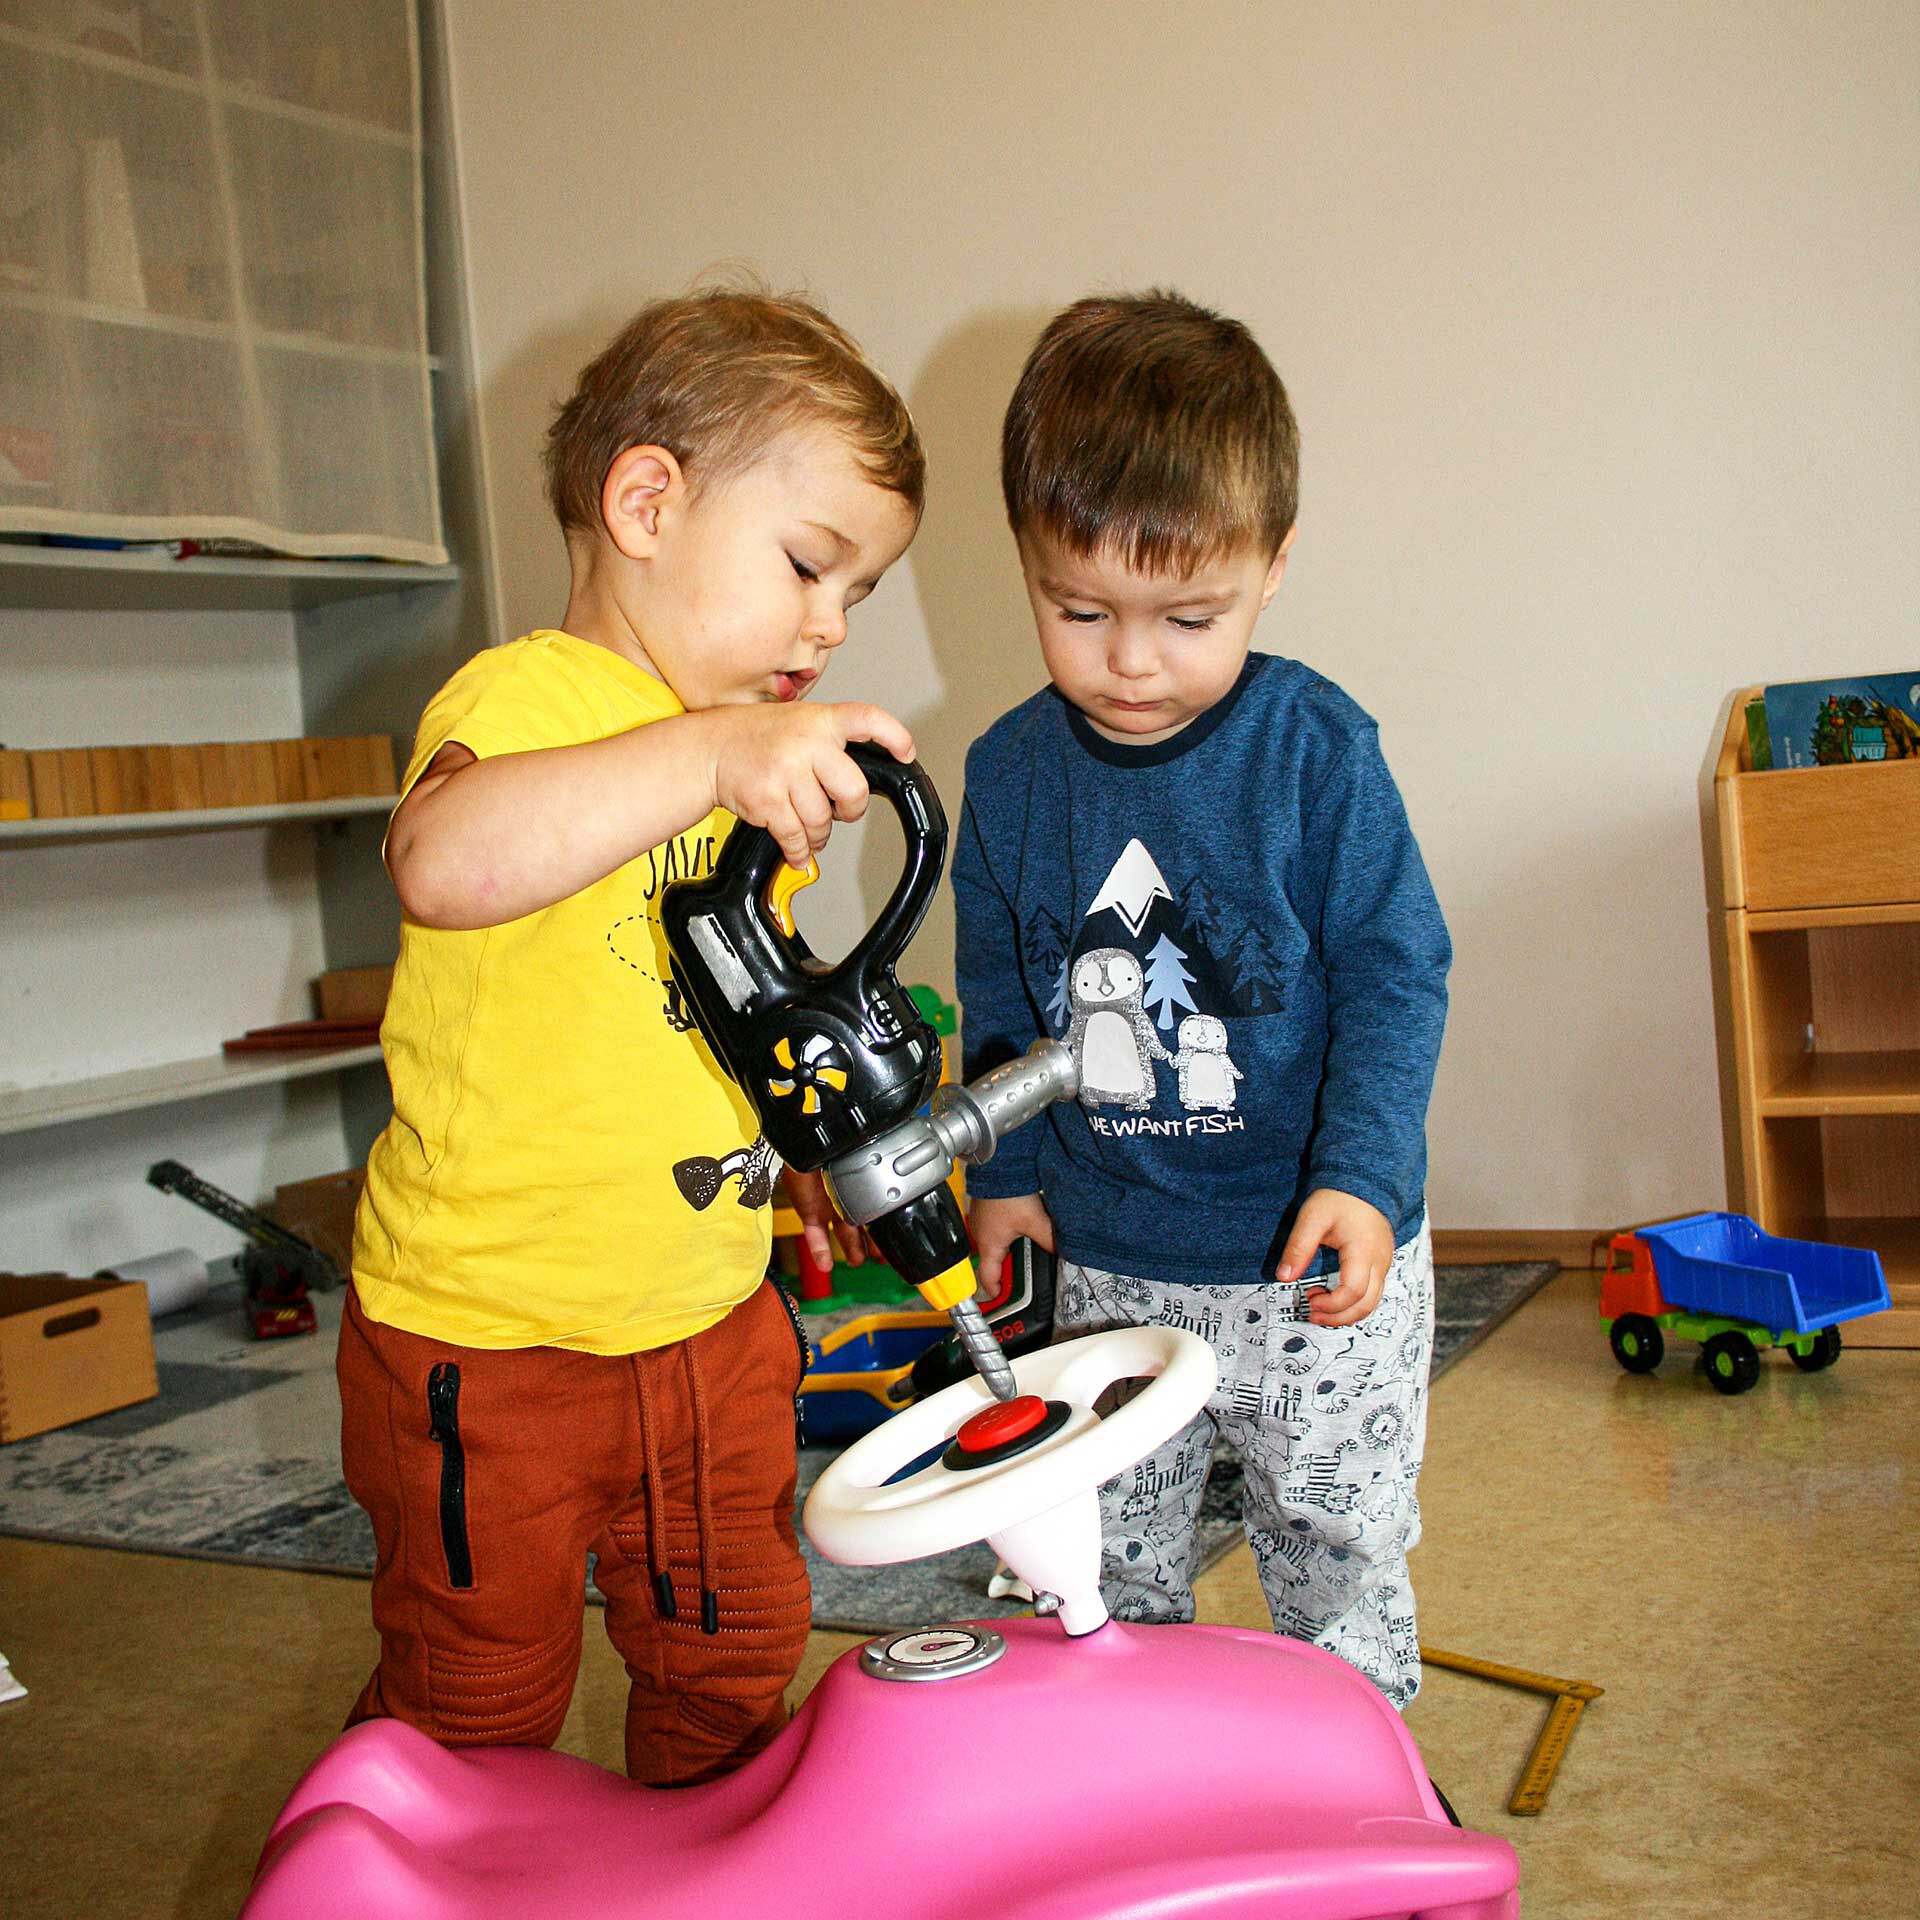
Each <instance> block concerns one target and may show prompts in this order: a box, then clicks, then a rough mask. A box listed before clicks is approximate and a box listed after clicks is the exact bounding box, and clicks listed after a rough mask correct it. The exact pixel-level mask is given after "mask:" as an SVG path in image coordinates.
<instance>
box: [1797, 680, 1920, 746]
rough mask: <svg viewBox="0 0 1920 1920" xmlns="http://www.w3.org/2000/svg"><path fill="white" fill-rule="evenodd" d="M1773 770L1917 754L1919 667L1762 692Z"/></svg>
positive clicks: (1919, 734)
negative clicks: (1904, 670)
mask: <svg viewBox="0 0 1920 1920" xmlns="http://www.w3.org/2000/svg"><path fill="white" fill-rule="evenodd" d="M1766 703H1767V732H1768V734H1769V736H1770V738H1771V741H1772V746H1773V764H1774V765H1775V766H1776V767H1843V766H1851V765H1853V764H1855V763H1856V762H1867V761H1876V760H1908V759H1912V758H1914V757H1916V756H1920V668H1916V669H1914V670H1912V671H1910V672H1907V673H1882V674H1873V675H1870V676H1868V677H1866V678H1864V679H1858V680H1797V681H1790V682H1784V683H1782V684H1781V685H1779V686H1773V687H1768V688H1767V689H1766Z"/></svg>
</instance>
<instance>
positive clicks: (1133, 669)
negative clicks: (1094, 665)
mask: <svg viewBox="0 0 1920 1920" xmlns="http://www.w3.org/2000/svg"><path fill="white" fill-rule="evenodd" d="M1155 659H1156V655H1155V653H1154V647H1153V641H1152V639H1151V638H1150V637H1149V636H1148V635H1146V634H1144V633H1141V632H1139V631H1138V630H1136V629H1134V628H1132V627H1129V626H1126V625H1124V624H1116V625H1115V627H1114V629H1113V638H1112V639H1111V640H1110V641H1109V642H1108V643H1107V667H1108V670H1109V671H1110V672H1112V673H1114V674H1116V675H1118V677H1119V678H1120V679H1122V680H1144V679H1145V678H1146V677H1147V675H1148V674H1150V673H1151V672H1152V671H1153V669H1154V663H1155Z"/></svg>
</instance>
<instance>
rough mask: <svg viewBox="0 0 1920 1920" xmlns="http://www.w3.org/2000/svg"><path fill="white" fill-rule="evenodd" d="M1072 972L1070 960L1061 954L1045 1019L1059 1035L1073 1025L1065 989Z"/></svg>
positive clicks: (1070, 1000)
mask: <svg viewBox="0 0 1920 1920" xmlns="http://www.w3.org/2000/svg"><path fill="white" fill-rule="evenodd" d="M1072 972H1073V961H1072V958H1071V957H1070V956H1068V955H1065V954H1063V955H1062V956H1061V959H1060V968H1059V971H1058V972H1057V973H1056V974H1055V975H1054V977H1053V998H1052V999H1050V1000H1049V1001H1048V1002H1047V1018H1048V1019H1049V1020H1051V1021H1052V1022H1053V1024H1054V1027H1055V1028H1056V1030H1057V1031H1059V1032H1061V1033H1065V1032H1066V1030H1067V1029H1068V1028H1069V1027H1070V1026H1071V1025H1072V1024H1073V1004H1072V999H1071V996H1070V995H1069V992H1068V988H1067V981H1068V978H1069V977H1070V976H1071V974H1072Z"/></svg>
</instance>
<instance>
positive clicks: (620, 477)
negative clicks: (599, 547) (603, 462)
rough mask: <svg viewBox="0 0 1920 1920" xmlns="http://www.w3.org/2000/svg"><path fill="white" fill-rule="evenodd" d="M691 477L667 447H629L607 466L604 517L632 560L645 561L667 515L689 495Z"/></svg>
mask: <svg viewBox="0 0 1920 1920" xmlns="http://www.w3.org/2000/svg"><path fill="white" fill-rule="evenodd" d="M686 492H687V477H686V475H685V474H684V473H683V472H682V471H681V468H680V462H679V461H678V460H676V459H675V458H674V457H673V455H672V454H671V453H669V452H668V451H667V449H666V448H665V447H654V446H645V447H629V448H628V449H627V450H626V452H625V453H623V454H621V455H620V456H619V458H618V459H616V460H615V461H614V463H613V465H612V466H610V467H609V468H608V469H607V478H606V483H605V485H603V486H602V487H601V489H600V518H601V519H602V520H603V521H604V522H605V523H606V529H607V537H608V538H609V539H610V540H611V541H612V542H613V544H614V545H615V546H616V547H618V548H619V549H620V551H621V552H622V553H624V554H625V555H626V556H627V558H628V559H629V560H644V559H645V558H647V556H648V555H650V554H651V553H652V552H653V550H654V547H655V545H656V544H657V543H658V541H659V538H660V526H661V519H662V516H663V514H667V515H670V514H671V512H672V510H673V509H674V508H675V507H676V506H677V505H678V504H679V503H680V502H681V501H682V500H684V499H685V498H686Z"/></svg>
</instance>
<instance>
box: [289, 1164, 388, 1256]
mask: <svg viewBox="0 0 1920 1920" xmlns="http://www.w3.org/2000/svg"><path fill="white" fill-rule="evenodd" d="M366 1182H367V1170H366V1168H365V1167H349V1168H348V1169H347V1171H346V1172H345V1173H328V1174H323V1175H321V1177H320V1178H319V1179H317V1180H296V1181H294V1182H293V1184H292V1185H291V1186H285V1187H276V1188H275V1189H274V1192H273V1217H274V1219H276V1220H277V1221H278V1222H279V1223H280V1224H281V1226H283V1227H285V1228H286V1230H287V1231H288V1232H289V1233H297V1234H298V1235H299V1236H300V1238H301V1239H302V1240H308V1241H311V1242H312V1243H313V1245H315V1246H316V1247H318V1248H319V1249H320V1251H321V1252H322V1253H325V1254H330V1255H331V1256H332V1258H333V1263H334V1265H335V1266H337V1267H338V1268H339V1269H340V1271H341V1272H342V1273H343V1274H347V1273H351V1272H352V1271H353V1213H354V1209H355V1208H356V1207H357V1206H358V1205H359V1204H360V1189H361V1188H362V1187H363V1186H365V1185H366Z"/></svg>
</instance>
